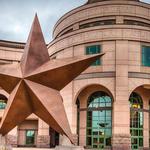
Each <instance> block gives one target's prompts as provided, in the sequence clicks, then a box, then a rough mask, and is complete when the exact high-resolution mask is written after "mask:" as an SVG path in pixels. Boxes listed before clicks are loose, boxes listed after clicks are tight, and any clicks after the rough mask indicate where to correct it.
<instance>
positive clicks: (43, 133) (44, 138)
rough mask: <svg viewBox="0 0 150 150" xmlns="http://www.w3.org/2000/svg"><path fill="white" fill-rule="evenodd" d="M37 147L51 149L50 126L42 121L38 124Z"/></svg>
mask: <svg viewBox="0 0 150 150" xmlns="http://www.w3.org/2000/svg"><path fill="white" fill-rule="evenodd" d="M37 147H41V148H48V147H50V136H49V125H48V124H46V123H45V122H44V121H42V120H41V119H39V122H38V136H37Z"/></svg>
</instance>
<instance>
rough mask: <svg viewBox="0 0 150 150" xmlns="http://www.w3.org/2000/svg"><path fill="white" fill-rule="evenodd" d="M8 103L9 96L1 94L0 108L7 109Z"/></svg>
mask: <svg viewBox="0 0 150 150" xmlns="http://www.w3.org/2000/svg"><path fill="white" fill-rule="evenodd" d="M6 104H7V98H6V97H5V96H4V95H2V94H0V109H5V107H6Z"/></svg>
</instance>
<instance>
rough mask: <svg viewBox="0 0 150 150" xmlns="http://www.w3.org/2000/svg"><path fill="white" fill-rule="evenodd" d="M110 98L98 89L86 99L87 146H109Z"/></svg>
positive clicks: (110, 124)
mask: <svg viewBox="0 0 150 150" xmlns="http://www.w3.org/2000/svg"><path fill="white" fill-rule="evenodd" d="M111 106H112V100H111V98H110V96H108V94H107V93H105V92H102V91H98V92H95V93H93V94H92V95H91V96H90V97H89V100H88V109H87V140H86V141H87V142H86V143H87V147H91V148H96V149H103V148H105V147H107V146H111V136H112V130H111V127H112V120H111V118H112V114H111Z"/></svg>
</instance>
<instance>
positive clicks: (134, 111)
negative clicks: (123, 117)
mask: <svg viewBox="0 0 150 150" xmlns="http://www.w3.org/2000/svg"><path fill="white" fill-rule="evenodd" d="M129 101H130V133H131V146H132V150H138V149H140V148H142V147H143V123H144V121H143V100H142V98H141V96H140V95H139V94H137V93H135V92H133V93H132V94H131V95H130V98H129Z"/></svg>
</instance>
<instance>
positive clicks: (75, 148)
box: [55, 146, 84, 150]
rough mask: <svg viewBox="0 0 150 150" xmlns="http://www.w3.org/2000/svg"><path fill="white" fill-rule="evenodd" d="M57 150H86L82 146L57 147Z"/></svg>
mask: <svg viewBox="0 0 150 150" xmlns="http://www.w3.org/2000/svg"><path fill="white" fill-rule="evenodd" d="M55 150H84V148H83V147H81V146H57V147H56V148H55Z"/></svg>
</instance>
